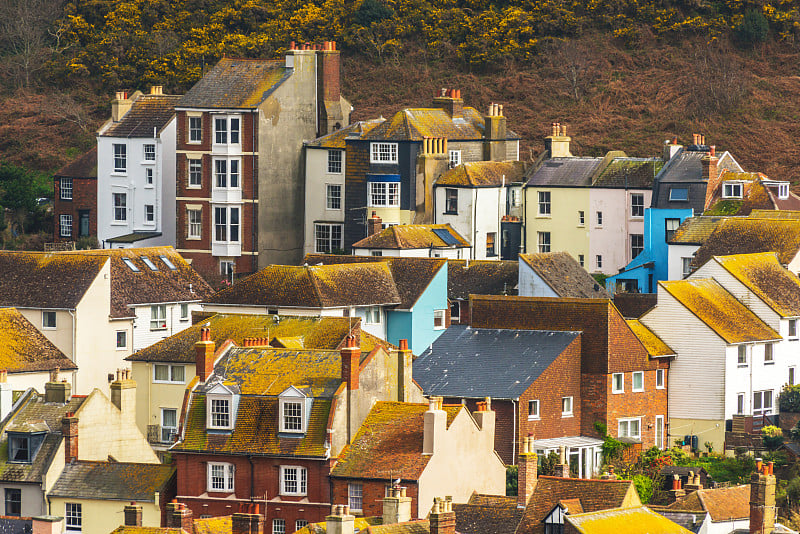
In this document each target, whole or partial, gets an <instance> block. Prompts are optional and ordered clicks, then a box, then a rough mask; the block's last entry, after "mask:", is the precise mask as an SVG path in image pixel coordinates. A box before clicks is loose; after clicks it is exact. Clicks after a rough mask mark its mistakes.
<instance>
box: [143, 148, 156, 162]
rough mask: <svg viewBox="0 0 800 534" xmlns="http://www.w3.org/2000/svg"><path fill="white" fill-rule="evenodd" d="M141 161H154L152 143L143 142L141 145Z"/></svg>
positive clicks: (154, 155) (154, 150) (154, 153)
mask: <svg viewBox="0 0 800 534" xmlns="http://www.w3.org/2000/svg"><path fill="white" fill-rule="evenodd" d="M142 161H144V162H145V163H155V161H156V145H155V144H154V143H145V144H144V145H142Z"/></svg>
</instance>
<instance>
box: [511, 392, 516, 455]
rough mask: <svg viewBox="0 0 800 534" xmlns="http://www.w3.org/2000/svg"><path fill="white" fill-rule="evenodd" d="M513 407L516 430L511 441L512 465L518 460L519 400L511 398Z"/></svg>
mask: <svg viewBox="0 0 800 534" xmlns="http://www.w3.org/2000/svg"><path fill="white" fill-rule="evenodd" d="M511 408H512V412H514V430H513V433H512V438H511V439H512V442H511V465H516V463H517V461H516V458H517V401H515V400H514V399H511Z"/></svg>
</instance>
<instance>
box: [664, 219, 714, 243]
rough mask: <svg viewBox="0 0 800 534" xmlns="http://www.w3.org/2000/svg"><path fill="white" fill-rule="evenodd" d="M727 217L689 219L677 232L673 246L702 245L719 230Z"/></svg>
mask: <svg viewBox="0 0 800 534" xmlns="http://www.w3.org/2000/svg"><path fill="white" fill-rule="evenodd" d="M725 219H726V217H708V216H702V215H699V216H697V217H687V218H686V219H685V220H684V221H683V223H681V225H680V226H679V227H678V229H677V230H675V233H674V234H673V235H672V239H670V240H669V242H670V244H672V245H702V244H703V243H705V242H706V240H707V239H708V237H709V236H710V235H711V234H712V233H713V232H714V230H716V229H717V225H718V224H719V223H721V222H722V221H724V220H725Z"/></svg>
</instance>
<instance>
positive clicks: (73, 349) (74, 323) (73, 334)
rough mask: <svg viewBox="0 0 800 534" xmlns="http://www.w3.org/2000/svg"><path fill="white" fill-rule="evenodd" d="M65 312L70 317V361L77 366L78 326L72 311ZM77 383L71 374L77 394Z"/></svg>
mask: <svg viewBox="0 0 800 534" xmlns="http://www.w3.org/2000/svg"><path fill="white" fill-rule="evenodd" d="M67 312H69V314H70V316H71V317H72V361H73V363H76V364H77V362H76V361H75V360H76V359H77V357H78V355H77V353H76V351H77V344H76V341H75V336H76V335H77V333H78V331H77V328H78V325H77V323H76V321H75V314H74V313H73V312H72V310H67ZM131 337H133V336H131ZM131 342H133V340H131ZM77 382H78V373H72V387H74V388H75V389H74V390H73V391H74V392H75V393H78V384H77Z"/></svg>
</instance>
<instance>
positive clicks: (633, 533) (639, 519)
mask: <svg viewBox="0 0 800 534" xmlns="http://www.w3.org/2000/svg"><path fill="white" fill-rule="evenodd" d="M564 519H565V521H566V522H567V523H569V524H570V525H572V526H573V527H574V529H575V531H576V532H579V533H580V534H608V533H609V532H613V533H615V534H628V533H630V534H639V533H641V532H647V533H648V534H689V533H690V532H691V530H687V529H685V528H683V527H682V526H680V525H678V524H677V523H674V522H672V521H670V520H669V519H667V518H666V517H664V516H662V515H660V514H657V513H655V512H653V511H651V510H649V509H648V508H645V507H644V506H639V507H636V508H617V509H613V510H603V511H598V512H590V513H584V514H569V515H568V516H566V517H565V518H564Z"/></svg>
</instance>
